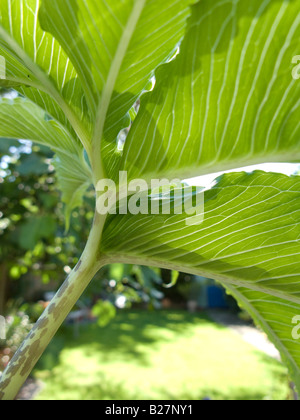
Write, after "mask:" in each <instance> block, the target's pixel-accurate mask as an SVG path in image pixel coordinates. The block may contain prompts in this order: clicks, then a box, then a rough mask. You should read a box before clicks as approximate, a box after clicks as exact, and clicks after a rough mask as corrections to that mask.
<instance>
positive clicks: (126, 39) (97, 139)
mask: <svg viewBox="0 0 300 420" xmlns="http://www.w3.org/2000/svg"><path fill="white" fill-rule="evenodd" d="M145 3H146V0H135V3H134V6H133V9H132V12H131V14H130V16H129V19H128V21H127V24H126V26H125V28H124V32H123V35H122V37H121V39H120V42H119V45H118V48H117V51H116V53H115V56H114V59H113V61H112V63H111V66H110V71H109V74H108V77H107V81H106V84H105V86H104V89H103V93H102V97H101V101H100V104H99V106H98V110H97V113H96V122H95V129H94V135H93V140H92V141H93V148H94V153H93V157H94V159H95V164H94V175H95V178H96V182H97V181H99V179H100V178H101V177H102V175H103V174H101V173H100V171H99V169H98V168H99V166H102V162H101V140H102V136H103V130H104V124H105V120H106V116H107V112H108V108H109V104H110V101H111V97H112V94H113V91H114V88H115V84H116V81H117V78H118V75H119V72H120V69H121V66H122V63H123V60H124V58H125V55H126V52H127V50H128V47H129V43H130V41H131V39H132V36H133V33H134V31H135V28H136V25H137V23H138V21H139V19H140V16H141V14H142V11H143V9H144V7H145ZM99 162H101V163H100V164H99Z"/></svg>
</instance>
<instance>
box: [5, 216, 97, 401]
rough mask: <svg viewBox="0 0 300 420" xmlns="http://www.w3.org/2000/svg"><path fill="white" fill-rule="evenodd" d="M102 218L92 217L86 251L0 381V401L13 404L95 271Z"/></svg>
mask: <svg viewBox="0 0 300 420" xmlns="http://www.w3.org/2000/svg"><path fill="white" fill-rule="evenodd" d="M104 222H105V218H104V217H103V216H102V217H101V216H99V215H97V214H96V216H95V219H94V224H93V227H92V230H91V233H90V237H89V240H88V242H87V245H86V248H85V250H84V252H83V254H82V257H81V259H80V260H79V262H78V264H77V265H76V267H75V268H74V269H73V271H72V272H71V273H70V275H69V276H68V278H67V279H66V280H65V282H64V284H63V285H62V287H61V288H60V289H59V291H58V292H57V294H56V295H55V297H54V298H53V299H52V301H51V303H50V305H49V306H48V307H47V309H46V310H45V311H44V313H43V314H42V316H41V317H40V319H39V320H38V321H37V323H36V324H35V326H34V327H33V329H32V331H31V332H30V333H29V335H28V336H27V338H26V339H25V340H24V342H23V344H22V345H21V347H20V348H19V349H18V351H17V352H16V354H15V355H14V357H13V359H12V360H11V362H10V363H9V365H8V366H7V368H6V370H5V371H4V372H3V374H2V376H1V379H0V400H13V399H14V398H15V397H16V395H17V393H18V391H19V389H20V388H21V386H22V385H23V384H24V382H25V381H26V379H27V378H28V376H29V374H30V373H31V371H32V369H33V367H34V366H35V364H36V363H37V361H38V360H39V358H40V357H41V355H42V354H43V352H44V351H45V349H46V347H47V346H48V344H49V343H50V341H51V340H52V338H53V336H54V335H55V333H56V332H57V330H58V328H59V327H60V326H61V324H62V323H63V321H64V320H65V318H66V317H67V315H68V314H69V312H70V311H71V309H72V308H73V306H74V305H75V304H76V302H77V300H78V299H79V298H80V296H81V295H82V293H83V292H84V290H85V289H86V287H87V286H88V284H89V283H90V281H91V280H92V279H93V277H94V275H95V274H96V273H97V271H98V270H99V269H100V268H101V266H103V265H104V263H103V262H102V263H101V262H100V261H101V259H100V252H99V248H100V241H101V236H102V230H103V226H104Z"/></svg>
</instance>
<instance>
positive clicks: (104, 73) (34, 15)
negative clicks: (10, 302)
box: [0, 0, 300, 399]
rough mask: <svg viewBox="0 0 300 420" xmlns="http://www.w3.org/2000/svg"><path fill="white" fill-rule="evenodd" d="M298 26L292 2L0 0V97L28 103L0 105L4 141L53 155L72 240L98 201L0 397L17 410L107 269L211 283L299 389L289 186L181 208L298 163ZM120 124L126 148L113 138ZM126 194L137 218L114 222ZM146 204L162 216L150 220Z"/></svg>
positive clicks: (295, 185)
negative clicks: (236, 305) (264, 167)
mask: <svg viewBox="0 0 300 420" xmlns="http://www.w3.org/2000/svg"><path fill="white" fill-rule="evenodd" d="M299 15H300V6H299V3H298V2H296V1H284V2H282V1H274V0H267V1H265V2H261V1H260V0H243V1H242V0H234V1H230V2H223V1H221V0H216V1H215V2H214V3H213V4H212V2H211V1H210V0H202V1H200V2H198V3H196V1H193V0H181V1H180V2H177V1H174V0H173V1H172V0H166V1H164V2H163V3H161V2H160V1H158V0H157V1H156V0H154V1H148V0H125V1H123V2H116V1H110V0H109V1H108V0H106V1H99V0H97V1H96V0H85V1H83V0H77V1H76V2H74V1H71V0H65V1H64V2H62V1H60V0H42V1H39V0H21V1H20V2H15V1H13V0H4V1H2V2H1V6H0V54H1V55H2V56H3V57H4V58H5V60H6V72H7V74H6V80H4V81H3V82H2V81H1V82H0V83H1V84H2V85H3V86H6V87H7V86H10V87H13V88H14V89H16V90H17V91H18V92H19V93H21V94H22V95H23V98H16V99H15V100H14V101H11V100H5V99H3V100H2V101H1V103H0V122H1V124H0V136H1V137H6V138H26V139H29V140H32V141H36V142H38V143H40V144H44V145H47V146H49V147H51V148H52V150H53V151H54V152H55V153H56V156H57V164H56V168H57V175H58V179H59V181H60V188H61V190H62V192H63V200H64V202H65V203H67V211H66V220H67V227H68V224H69V223H68V221H69V218H70V212H71V210H72V209H73V208H75V207H77V206H80V205H81V203H82V196H83V194H84V193H85V191H86V190H87V188H88V187H89V186H90V184H91V183H92V184H93V186H94V189H95V192H96V201H97V209H96V211H95V215H94V222H93V226H92V228H91V232H90V235H89V238H88V241H87V245H86V247H85V250H84V252H83V254H82V257H81V258H80V260H79V262H78V264H77V265H76V267H75V268H74V269H73V271H72V272H71V274H70V275H69V277H68V279H67V280H66V281H65V283H64V285H63V286H62V287H61V288H60V290H59V291H58V293H57V295H56V296H55V298H54V299H53V302H52V303H51V305H50V306H49V307H48V308H47V310H46V311H45V313H44V314H43V315H42V317H41V318H40V320H39V321H38V322H37V324H36V326H35V327H34V329H33V331H32V332H31V333H30V335H29V336H28V338H27V339H26V340H25V342H24V344H23V345H22V346H21V348H20V350H19V351H18V353H17V354H16V355H15V358H14V359H13V360H12V362H11V364H10V366H9V367H8V368H7V370H6V372H5V373H4V374H3V376H2V378H1V387H0V388H1V391H0V396H1V397H2V398H4V399H5V398H13V397H14V395H15V393H16V391H17V389H18V387H19V386H20V385H21V384H22V383H23V381H24V380H25V378H26V377H27V375H28V374H29V373H30V371H31V369H32V367H33V366H34V364H35V363H36V361H37V360H38V358H39V357H40V355H41V353H42V352H43V350H44V349H45V347H46V345H47V344H48V343H49V341H50V340H51V338H52V337H53V335H54V334H55V332H56V330H57V328H58V327H59V326H60V324H61V323H62V322H63V320H64V319H65V317H66V315H67V314H68V312H69V311H70V309H71V308H72V306H73V305H74V303H75V302H76V301H77V299H78V298H79V297H80V295H81V294H82V292H83V291H84V289H85V288H86V286H87V285H88V284H89V282H90V280H91V279H92V278H93V276H94V275H95V273H97V271H98V270H99V269H100V268H101V267H103V266H105V265H107V264H109V263H112V262H115V263H136V264H141V265H152V266H159V267H162V268H169V269H173V270H177V271H185V272H188V273H192V274H198V275H203V276H206V277H210V278H214V279H216V280H218V281H221V282H222V283H223V284H224V285H225V286H226V288H227V290H228V291H229V292H230V293H232V294H233V295H234V296H236V297H237V298H238V300H239V302H240V303H241V304H242V305H243V306H244V307H245V308H246V309H247V310H248V311H249V312H250V313H251V314H252V316H253V317H254V319H255V320H256V321H257V323H258V324H260V325H261V326H262V328H263V329H264V330H265V331H266V333H267V334H268V336H269V337H270V338H271V340H272V341H273V342H274V343H275V344H276V346H277V347H278V349H279V350H280V352H281V355H282V357H283V360H284V361H285V362H286V364H287V365H288V367H289V369H290V372H291V375H292V376H293V378H294V380H295V383H296V384H297V386H298V388H299V389H300V373H299V367H300V357H299V354H300V353H299V344H300V343H299V341H297V340H295V339H294V338H293V337H292V328H293V324H292V320H293V319H295V318H294V317H295V315H297V314H299V312H300V298H299V293H300V290H299V282H298V276H299V269H300V267H299V264H300V260H299V254H300V248H299V233H300V224H299V211H300V210H299V200H300V198H299V191H300V181H299V178H298V177H286V176H283V175H278V174H267V173H264V172H254V173H251V174H249V173H229V174H227V175H224V176H223V177H221V178H220V179H218V180H217V182H216V185H215V186H213V187H212V188H211V189H210V190H207V191H199V190H197V189H195V190H189V191H188V193H187V196H185V197H184V198H185V200H184V203H179V202H178V197H180V195H181V196H182V194H183V193H184V192H185V188H184V184H182V183H181V182H182V181H183V180H184V179H186V178H187V177H193V176H197V175H201V174H205V173H210V172H216V171H220V170H226V169H228V170H230V169H233V168H236V167H241V166H243V165H244V166H246V165H250V164H255V163H262V162H282V161H284V162H286V161H288V162H294V161H298V160H299V156H300V155H299V150H300V149H299V131H300V125H299V106H300V103H299V93H300V84H299V81H298V80H297V77H294V76H295V73H296V72H295V71H294V70H295V69H294V67H295V60H294V57H295V56H296V55H297V54H299V51H297V49H298V46H299V41H300V39H299V25H300V20H299ZM181 41H182V42H181ZM180 42H181V44H180V47H179V43H180ZM154 74H155V80H156V85H155V87H154V79H153V77H154ZM149 81H152V86H149ZM138 100H140V103H141V106H140V110H139V112H138V114H137V116H136V115H135V112H132V108H133V107H134V106H135V104H136V103H137V101H138ZM129 126H130V130H129V134H128V137H127V139H126V141H125V145H124V149H123V150H121V149H122V147H120V145H119V142H118V135H119V133H120V132H121V131H122V130H123V129H124V128H127V127H129ZM125 175H126V176H125ZM175 178H176V179H177V181H178V182H177V183H175V184H176V185H175V186H174V185H173V186H172V188H171V189H170V191H169V193H168V194H167V193H166V192H165V190H164V189H163V188H157V187H155V184H154V187H153V184H152V181H153V179H169V180H174V179H175ZM105 179H108V180H109V181H111V182H110V183H109V184H108V188H106V190H105V191H104V190H101V187H102V185H101V181H104V180H105ZM137 179H138V181H137ZM141 179H142V181H141ZM99 183H100V184H99ZM163 184H164V183H163ZM151 187H152V190H151ZM128 188H129V189H131V194H133V195H132V196H129V197H127V199H128V200H127V199H126V200H125V207H127V201H128V207H130V206H132V207H131V208H132V209H133V211H131V212H127V214H125V213H126V212H124V199H123V200H122V198H123V195H124V191H125V190H126V191H127V189H128ZM135 188H136V189H135ZM139 190H144V191H142V194H141V195H139V196H137V194H135V193H137V192H138V191H139ZM143 193H144V195H143ZM181 198H182V197H181ZM142 200H144V201H143V204H144V205H145V207H143V209H142V208H141V203H142ZM107 202H108V203H109V207H110V210H111V211H110V212H109V211H108V207H107ZM158 203H159V205H158V207H157V204H158ZM195 203H197V204H198V207H196V210H197V209H198V210H200V212H199V213H197V216H196V217H195V213H194V210H195ZM183 204H184V205H183ZM147 205H148V208H149V206H150V208H151V209H152V205H153V208H156V210H158V211H156V212H152V213H151V214H146V212H145V209H146V208H147ZM165 205H167V206H169V214H166V212H164V211H162V209H165V207H164V206H165ZM203 206H204V217H203ZM179 210H181V211H179ZM201 210H202V211H201Z"/></svg>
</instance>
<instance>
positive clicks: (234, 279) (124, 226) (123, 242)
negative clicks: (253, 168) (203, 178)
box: [101, 172, 300, 383]
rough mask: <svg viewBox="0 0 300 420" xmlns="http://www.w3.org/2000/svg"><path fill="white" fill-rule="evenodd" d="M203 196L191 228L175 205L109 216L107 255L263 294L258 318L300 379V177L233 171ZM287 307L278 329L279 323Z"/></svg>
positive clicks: (245, 292)
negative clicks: (297, 326)
mask: <svg viewBox="0 0 300 420" xmlns="http://www.w3.org/2000/svg"><path fill="white" fill-rule="evenodd" d="M199 194H204V220H203V222H202V223H201V224H199V225H194V226H190V225H189V224H187V220H188V219H189V218H190V217H191V216H188V215H187V214H185V213H183V214H182V215H179V214H174V212H172V211H171V214H170V215H163V214H159V215H153V214H152V215H151V214H149V215H142V214H140V215H130V214H127V215H121V214H117V215H109V216H108V219H107V222H106V226H105V229H104V233H103V241H102V249H101V250H102V255H103V258H104V260H105V261H107V262H125V263H126V262H127V263H136V264H143V265H151V266H158V267H166V268H170V269H174V270H179V271H183V272H188V273H192V274H197V275H201V276H205V277H208V278H214V279H216V280H219V281H221V282H222V283H223V284H225V285H228V286H229V287H232V288H233V289H235V288H237V289H239V288H241V292H240V293H242V294H243V295H244V301H245V302H246V304H247V305H249V306H250V304H251V300H253V299H254V298H253V296H256V297H257V296H258V297H257V299H260V304H261V306H259V302H256V303H257V306H256V312H257V313H258V312H259V311H260V310H261V312H260V315H259V321H260V323H261V324H262V325H263V326H264V327H265V326H266V325H268V333H269V335H270V337H271V338H272V341H273V342H274V343H275V344H276V345H277V347H279V350H280V351H281V352H282V353H283V354H284V357H285V359H287V357H288V358H289V363H290V365H291V366H293V372H294V373H295V369H296V370H297V374H298V377H297V380H298V383H299V377H300V376H299V375H300V371H299V369H300V358H299V354H300V341H298V342H297V341H295V340H293V338H292V335H291V332H292V328H293V325H292V318H293V317H292V316H291V315H292V314H293V316H296V315H297V314H299V315H300V286H299V273H300V258H299V255H300V240H299V238H300V178H299V177H297V176H295V177H287V176H284V175H278V174H266V173H264V172H255V173H253V174H247V173H236V174H228V175H224V176H223V177H222V178H221V179H219V180H218V183H217V184H216V185H215V186H214V187H213V188H212V189H210V190H207V191H205V192H201V193H199ZM171 209H172V206H171ZM246 289H247V290H246ZM238 300H239V301H240V299H238ZM253 305H254V302H252V306H253ZM285 308H287V312H286V314H285V319H283V320H282V325H281V326H280V328H281V329H280V330H278V328H276V325H277V324H276V322H278V321H279V319H280V317H281V315H282V313H283V311H284V309H285ZM268 311H270V317H269V318H268V317H265V313H266V312H268ZM252 312H253V311H252ZM255 315H256V318H258V314H256V313H255ZM268 320H269V321H270V323H268ZM263 321H264V322H263ZM271 321H272V322H271ZM288 321H289V322H288ZM264 329H266V328H264ZM287 337H288V339H287ZM275 338H276V339H275ZM278 344H279V346H278Z"/></svg>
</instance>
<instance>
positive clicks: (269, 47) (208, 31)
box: [122, 0, 300, 179]
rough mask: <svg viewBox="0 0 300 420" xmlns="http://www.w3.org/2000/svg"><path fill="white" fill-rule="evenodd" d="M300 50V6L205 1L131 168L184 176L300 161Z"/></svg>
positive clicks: (143, 119) (168, 72)
mask: <svg viewBox="0 0 300 420" xmlns="http://www.w3.org/2000/svg"><path fill="white" fill-rule="evenodd" d="M299 45H300V3H299V1H281V0H280V1H276V0H275V1H274V0H265V1H261V0H235V1H232V0H230V1H229V0H228V1H223V0H216V1H214V2H211V0H202V1H200V2H199V3H198V4H197V5H195V6H194V7H193V14H192V17H191V18H190V20H189V24H188V31H187V34H186V37H185V39H184V41H183V43H182V45H181V50H180V54H179V56H178V57H177V59H176V60H175V61H173V62H172V63H169V64H167V65H165V66H162V67H161V68H160V69H159V70H158V71H157V74H156V76H157V85H156V87H155V89H154V91H153V92H151V93H150V94H148V95H145V96H144V97H143V98H142V103H141V109H140V112H139V114H138V116H137V118H136V120H135V121H134V124H133V127H132V129H131V130H130V133H129V137H128V139H127V141H126V143H125V150H124V155H123V159H122V170H128V172H129V178H130V179H132V178H136V177H137V178H141V177H143V178H146V179H150V178H153V177H155V178H156V177H159V176H161V177H162V176H167V177H174V174H175V176H177V177H181V178H182V179H184V178H187V177H193V176H197V175H201V174H204V173H210V172H218V171H221V170H225V169H232V168H237V167H241V166H246V165H251V164H255V163H259V162H261V163H262V162H278V161H283V162H285V161H299V159H300V123H299V115H300V101H299V98H300V83H299V81H298V80H294V79H293V78H292V69H293V66H294V65H293V64H292V59H293V57H294V56H295V55H296V54H299ZM154 162H155V165H154ZM170 179H172V178H170Z"/></svg>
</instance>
